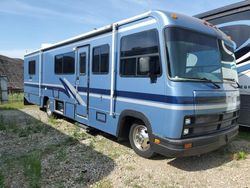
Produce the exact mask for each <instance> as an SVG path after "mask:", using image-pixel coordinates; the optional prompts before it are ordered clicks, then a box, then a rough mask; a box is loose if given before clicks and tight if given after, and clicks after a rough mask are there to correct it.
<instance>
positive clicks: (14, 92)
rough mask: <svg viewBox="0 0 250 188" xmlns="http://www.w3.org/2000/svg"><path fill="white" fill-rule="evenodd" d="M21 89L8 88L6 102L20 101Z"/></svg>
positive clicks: (21, 97)
mask: <svg viewBox="0 0 250 188" xmlns="http://www.w3.org/2000/svg"><path fill="white" fill-rule="evenodd" d="M22 101H23V90H22V89H9V90H8V102H9V103H11V102H22Z"/></svg>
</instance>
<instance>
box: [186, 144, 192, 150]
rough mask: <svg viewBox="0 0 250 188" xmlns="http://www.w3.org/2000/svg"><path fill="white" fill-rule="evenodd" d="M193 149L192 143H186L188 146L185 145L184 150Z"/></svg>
mask: <svg viewBox="0 0 250 188" xmlns="http://www.w3.org/2000/svg"><path fill="white" fill-rule="evenodd" d="M192 147H193V144H192V143H186V144H184V149H190V148H192Z"/></svg>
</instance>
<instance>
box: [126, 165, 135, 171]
mask: <svg viewBox="0 0 250 188" xmlns="http://www.w3.org/2000/svg"><path fill="white" fill-rule="evenodd" d="M125 169H126V170H128V171H133V170H135V167H133V166H126V167H125Z"/></svg>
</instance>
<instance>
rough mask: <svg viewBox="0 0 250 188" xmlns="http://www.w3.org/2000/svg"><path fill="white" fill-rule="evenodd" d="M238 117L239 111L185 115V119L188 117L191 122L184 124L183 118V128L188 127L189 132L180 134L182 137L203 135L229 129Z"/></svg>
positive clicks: (234, 124) (235, 123)
mask: <svg viewBox="0 0 250 188" xmlns="http://www.w3.org/2000/svg"><path fill="white" fill-rule="evenodd" d="M238 117H239V111H233V112H227V113H221V114H210V115H197V116H187V117H185V119H186V118H190V119H191V123H190V124H189V125H185V119H184V125H183V130H184V129H189V132H188V134H186V135H184V134H182V138H190V137H197V136H204V135H208V134H213V133H216V132H220V131H223V130H226V129H230V128H232V127H233V126H236V125H237V119H238ZM182 132H184V131H182Z"/></svg>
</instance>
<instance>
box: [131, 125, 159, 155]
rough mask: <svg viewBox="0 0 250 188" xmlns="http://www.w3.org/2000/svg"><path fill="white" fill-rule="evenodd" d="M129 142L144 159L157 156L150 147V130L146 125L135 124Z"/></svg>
mask: <svg viewBox="0 0 250 188" xmlns="http://www.w3.org/2000/svg"><path fill="white" fill-rule="evenodd" d="M129 141H130V144H131V147H132V148H133V150H134V151H135V152H136V153H137V154H138V155H140V156H142V157H144V158H152V157H153V156H155V153H154V152H153V151H152V147H151V145H150V141H149V133H148V129H147V127H146V126H145V125H143V124H133V125H132V127H131V128H130V131H129Z"/></svg>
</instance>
